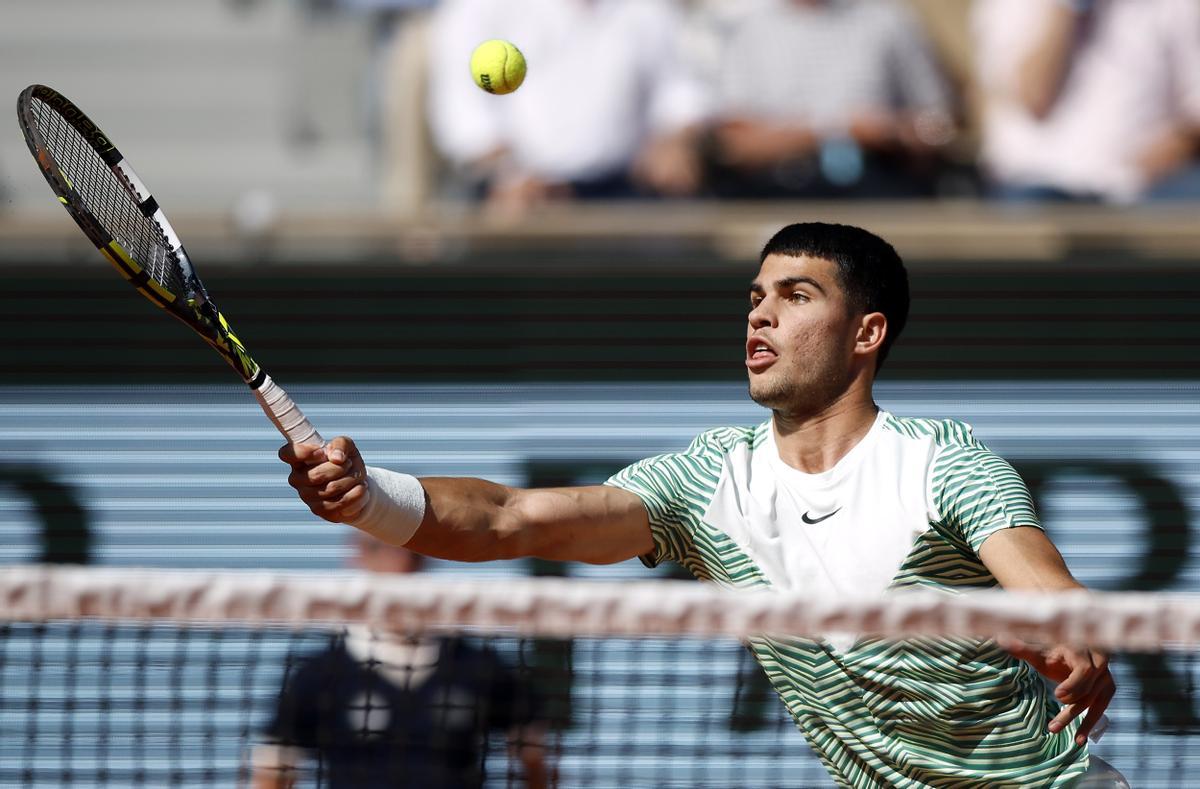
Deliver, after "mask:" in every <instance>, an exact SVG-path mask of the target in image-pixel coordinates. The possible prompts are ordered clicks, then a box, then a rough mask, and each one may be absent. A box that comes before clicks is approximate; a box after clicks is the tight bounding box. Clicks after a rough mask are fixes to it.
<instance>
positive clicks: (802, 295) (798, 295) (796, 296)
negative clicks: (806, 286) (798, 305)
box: [788, 293, 808, 301]
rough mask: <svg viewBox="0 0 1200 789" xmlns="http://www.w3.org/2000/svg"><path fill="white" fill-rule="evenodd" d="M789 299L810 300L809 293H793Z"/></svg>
mask: <svg viewBox="0 0 1200 789" xmlns="http://www.w3.org/2000/svg"><path fill="white" fill-rule="evenodd" d="M788 300H789V301H808V294H807V293H793V294H792V295H790V296H788Z"/></svg>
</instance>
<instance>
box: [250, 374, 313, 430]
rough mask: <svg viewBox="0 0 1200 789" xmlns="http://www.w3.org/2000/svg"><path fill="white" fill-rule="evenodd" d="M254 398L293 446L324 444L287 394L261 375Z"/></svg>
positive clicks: (268, 378)
mask: <svg viewBox="0 0 1200 789" xmlns="http://www.w3.org/2000/svg"><path fill="white" fill-rule="evenodd" d="M254 398H255V399H256V400H258V404H259V405H260V406H262V410H263V411H265V412H266V414H267V417H268V418H269V419H270V420H271V422H272V423H273V424H274V425H275V427H276V428H278V429H279V432H280V433H283V435H284V436H285V437H286V438H287V440H288V441H290V442H291V443H293V444H321V445H324V444H325V439H323V438H321V434H320V433H318V432H317V429H316V428H315V427H313V426H312V422H309V421H308V417H306V416H305V415H304V412H303V411H301V410H300V409H299V407H297V406H296V404H295V403H293V402H292V398H290V397H288V393H287V392H285V391H283V388H282V387H280V386H279V385H278V384H276V383H275V382H274V381H272V380H271V376H269V375H267V374H266V373H263V381H262V383H261V384H259V386H258V388H257V389H255V390H254Z"/></svg>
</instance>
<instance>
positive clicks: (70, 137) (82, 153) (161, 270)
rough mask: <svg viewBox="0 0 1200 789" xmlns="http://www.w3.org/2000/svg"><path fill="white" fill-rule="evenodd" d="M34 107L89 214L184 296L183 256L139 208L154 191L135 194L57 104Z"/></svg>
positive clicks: (167, 285)
mask: <svg viewBox="0 0 1200 789" xmlns="http://www.w3.org/2000/svg"><path fill="white" fill-rule="evenodd" d="M30 110H31V113H32V115H33V118H34V122H35V123H36V124H37V128H38V131H39V132H40V133H41V135H42V139H43V140H44V141H45V144H46V147H47V149H48V150H49V152H50V154H51V155H52V156H53V157H54V159H55V160H56V161H57V162H58V166H59V168H60V170H61V172H62V175H63V176H64V177H65V178H67V180H68V181H69V182H70V184H71V185H72V186H73V187H74V189H75V192H76V194H78V195H79V199H80V200H81V201H83V204H84V207H85V208H87V210H88V212H89V213H91V215H92V216H93V217H95V218H96V219H97V220H98V221H99V222H100V224H101V225H102V226H103V227H104V229H105V230H106V231H107V232H108V233H109V235H111V236H112V237H113V238H114V239H116V240H117V242H118V243H119V244H121V246H122V247H124V248H125V250H126V251H127V252H128V253H129V254H130V256H131V257H132V258H133V259H134V260H136V261H137V262H138V263H139V264H140V265H141V266H142V267H143V268H144V269H145V270H146V272H147V273H148V274H149V275H150V276H151V277H152V278H153V279H154V280H155V281H156V282H158V283H159V284H160V285H162V286H163V287H164V288H166V289H167V290H168V291H170V292H171V293H173V294H176V295H182V294H184V293H185V288H184V281H183V273H182V271H181V268H180V265H179V260H178V258H177V257H176V254H175V252H174V250H173V249H172V247H171V245H170V244H168V243H167V242H166V239H165V236H164V234H163V230H162V227H160V226H159V224H158V223H157V222H155V221H154V219H152V218H149V217H146V216H145V215H144V214H142V212H141V210H139V208H138V203H139V202H141V201H142V200H145V199H146V198H148V197H149V196H150V195H149V194H142V195H137V197H136V199H135V198H134V197H132V196H131V192H136V190H135V189H134V187H133V185H132V184H131V183H130V182H129V181H128V180H127V179H125V178H123V177H122V176H121V175H120V174H119V173H118V172H116V171H115V170H114V169H113V168H112V167H109V166H108V164H106V163H105V162H104V160H103V159H102V158H101V157H100V155H99V154H98V153H97V152H96V150H95V149H94V148H93V147H92V146H91V145H89V144H88V142H87V140H85V139H84V138H83V135H81V134H80V133H79V131H78V130H77V129H76V128H75V126H74V125H72V124H71V122H70V121H68V120H67V119H66V118H64V117H63V116H62V114H60V113H59V112H58V110H56V109H55V108H54V107H53V106H51V105H50V104H47V103H46V102H44V101H42V100H41V99H39V98H37V97H34V98H33V99H32V101H31V104H30Z"/></svg>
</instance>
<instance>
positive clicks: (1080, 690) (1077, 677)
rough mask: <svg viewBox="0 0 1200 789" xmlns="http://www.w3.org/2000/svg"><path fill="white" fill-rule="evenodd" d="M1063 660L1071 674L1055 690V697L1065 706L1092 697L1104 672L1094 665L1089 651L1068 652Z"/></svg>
mask: <svg viewBox="0 0 1200 789" xmlns="http://www.w3.org/2000/svg"><path fill="white" fill-rule="evenodd" d="M1063 658H1064V660H1065V662H1066V664H1067V666H1068V668H1070V671H1071V673H1070V674H1069V675H1067V678H1066V679H1064V680H1063V681H1062V682H1060V683H1059V685H1058V687H1057V688H1055V689H1054V697H1055V698H1056V699H1058V700H1059V701H1061V702H1062V703H1064V704H1074V703H1076V702H1079V701H1082V700H1083V699H1085V698H1087V697H1088V696H1090V695H1091V692H1092V686H1093V685H1095V683H1096V680H1097V679H1099V678H1100V676H1102V672H1101V671H1100V670H1098V669H1097V668H1096V666H1095V665H1093V663H1092V655H1091V652H1089V651H1087V650H1081V651H1077V650H1067V651H1066V652H1065V654H1064V655H1063Z"/></svg>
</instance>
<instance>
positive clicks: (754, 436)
mask: <svg viewBox="0 0 1200 789" xmlns="http://www.w3.org/2000/svg"><path fill="white" fill-rule="evenodd" d="M770 424H771V423H770V421H767V422H763V423H761V424H758V425H752V426H739V427H714V428H712V429H710V430H705V431H704V432H703V433H701V434H700V435H698V436H696V438H695V439H693V440H692V443H691V444H690V445H689V446H688V448H687V452H686V453H685V454H688V455H709V454H712V455H725V454H728V453H729V451H730V450H732V449H734V448H735V447H737V446H740V445H746V446H748V447H750V448H754V447H756V446H758V444H759V443H760V442H761V441H762V439H763V438H764V436H765V435H766V430H767V429H768V427H769V426H770Z"/></svg>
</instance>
